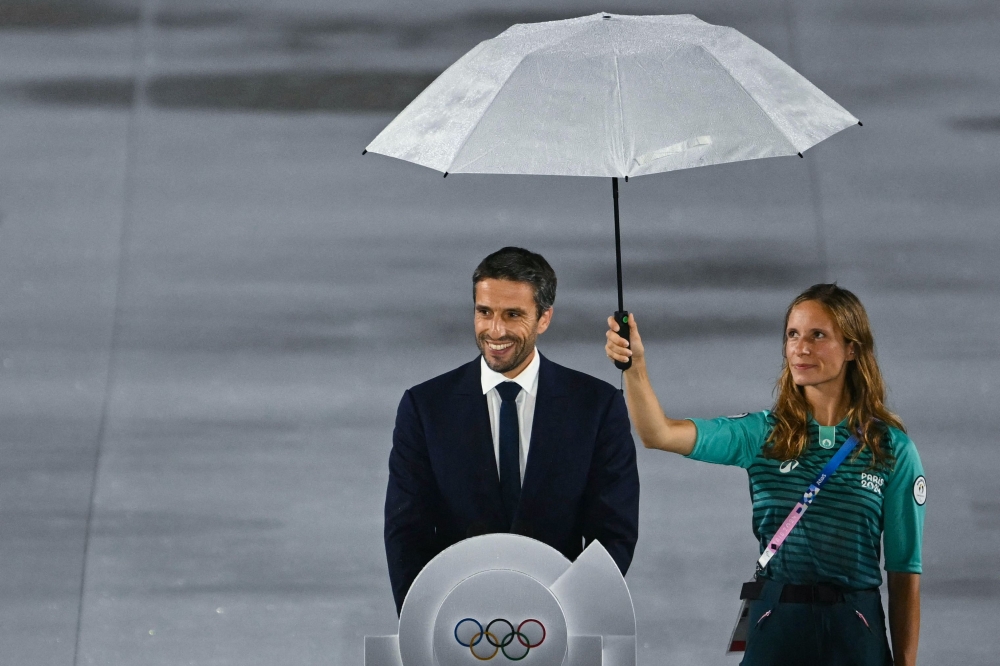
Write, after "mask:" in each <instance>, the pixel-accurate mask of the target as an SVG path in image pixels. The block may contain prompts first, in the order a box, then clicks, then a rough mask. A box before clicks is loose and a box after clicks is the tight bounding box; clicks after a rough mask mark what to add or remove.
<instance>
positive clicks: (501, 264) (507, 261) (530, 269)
mask: <svg viewBox="0 0 1000 666" xmlns="http://www.w3.org/2000/svg"><path fill="white" fill-rule="evenodd" d="M486 279H491V280H511V281H513V282H527V283H528V284H530V285H531V287H532V289H533V290H534V292H535V308H536V309H537V310H538V316H539V317H541V316H542V314H544V312H545V311H546V310H548V309H549V308H551V307H552V304H553V303H555V302H556V272H555V271H554V270H552V267H551V266H549V262H547V261H545V257H543V256H542V255H540V254H535V253H534V252H530V251H528V250H525V249H524V248H523V247H505V248H503V249H500V250H497V251H496V252H494V253H493V254H491V255H490V256H488V257H486V258H485V259H483V260H482V261H481V262H479V265H478V266H476V270H475V271H474V272H473V273H472V298H473V300H474V299H475V298H476V285H477V284H479V281H480V280H486Z"/></svg>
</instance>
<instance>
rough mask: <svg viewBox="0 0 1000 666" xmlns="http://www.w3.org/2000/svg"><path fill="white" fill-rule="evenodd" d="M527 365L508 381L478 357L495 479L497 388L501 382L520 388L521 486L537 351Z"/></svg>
mask: <svg viewBox="0 0 1000 666" xmlns="http://www.w3.org/2000/svg"><path fill="white" fill-rule="evenodd" d="M532 353H533V354H534V356H532V357H531V362H530V363H528V367H526V368H525V369H524V370H522V371H521V374H519V375H518V376H517V377H514V378H513V379H508V378H507V377H504V376H503V375H502V374H500V373H499V372H494V371H493V370H491V369H490V367H489V366H488V365H486V359H485V358H483V357H479V367H480V369H481V373H480V378H481V380H482V383H483V394H484V395H485V396H486V404H487V405H489V408H490V432H492V433H493V455H494V457H495V458H496V463H497V476H499V475H500V404H501V403H502V402H503V401H502V400H501V398H500V392H499V391H497V388H496V387H497V385H498V384H501V383H503V382H516V383H517V384H520V386H521V392H520V393H518V394H517V399H516V400H515V403H516V404H517V427H518V434H519V435H520V437H519V440H520V447H519V449H520V450H519V452H518V464H519V466H520V468H521V482H522V483H523V482H524V466H525V465H526V464H527V462H528V445H529V444H530V443H531V424H532V422H533V421H534V420H535V398H536V397H537V396H538V366H539V365H540V361H539V360H538V350H537V349H535V350H533V352H532Z"/></svg>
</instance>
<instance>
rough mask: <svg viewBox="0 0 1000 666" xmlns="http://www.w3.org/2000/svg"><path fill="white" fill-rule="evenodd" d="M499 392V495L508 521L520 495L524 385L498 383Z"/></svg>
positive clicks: (512, 518) (511, 518) (511, 517)
mask: <svg viewBox="0 0 1000 666" xmlns="http://www.w3.org/2000/svg"><path fill="white" fill-rule="evenodd" d="M497 392H498V393H499V394H500V399H501V401H502V402H501V403H500V495H501V497H502V498H503V509H504V514H505V515H506V517H507V524H508V525H512V524H513V523H514V510H515V509H516V508H517V502H518V500H519V499H520V498H521V460H520V458H521V456H520V452H521V446H520V439H521V438H520V435H519V434H518V424H517V402H515V401H516V400H517V394H518V393H520V392H521V387H520V386H519V385H518V384H516V383H514V382H503V383H502V384H497Z"/></svg>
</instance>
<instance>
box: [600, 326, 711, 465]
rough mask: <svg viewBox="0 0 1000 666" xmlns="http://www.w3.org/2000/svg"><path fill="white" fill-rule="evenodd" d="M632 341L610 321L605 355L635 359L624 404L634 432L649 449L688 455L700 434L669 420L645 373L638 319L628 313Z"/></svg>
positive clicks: (686, 424)
mask: <svg viewBox="0 0 1000 666" xmlns="http://www.w3.org/2000/svg"><path fill="white" fill-rule="evenodd" d="M628 325H629V338H630V342H631V344H629V342H626V341H625V338H623V337H622V336H620V335H618V330H619V329H618V324H617V323H616V322H615V320H614V317H608V332H607V333H605V337H606V338H607V339H608V342H607V344H605V345H604V352H605V353H606V354H607V355H608V358H610V359H611V360H613V361H623V362H624V361H627V360H628V359H629V358H631V359H632V367H631V368H629V369H628V370H626V371H625V402H627V403H628V411H629V416H630V417H631V418H632V424H633V425H634V426H635V431H636V433H638V435H639V439H640V440H642V444H643V446H645V447H646V448H647V449H662V450H663V451H671V452H673V453H679V454H681V455H684V456H686V455H689V454H690V453H691V452H692V451H693V450H694V443H695V440H696V439H697V437H698V430H697V428H695V425H694V423H692V422H691V421H677V420H674V419H670V418H667V417H666V416H665V415H664V414H663V409H662V408H661V407H660V401H659V400H658V399H657V398H656V393H655V392H654V391H653V386H652V384H650V383H649V375H648V374H647V373H646V354H645V349H644V348H643V346H642V338H641V337H639V327H638V326H636V324H635V315H634V314H633V313H631V312H629V313H628Z"/></svg>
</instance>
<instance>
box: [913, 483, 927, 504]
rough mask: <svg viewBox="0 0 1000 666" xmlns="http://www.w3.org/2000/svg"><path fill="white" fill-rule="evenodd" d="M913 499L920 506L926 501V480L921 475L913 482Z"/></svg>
mask: <svg viewBox="0 0 1000 666" xmlns="http://www.w3.org/2000/svg"><path fill="white" fill-rule="evenodd" d="M913 501H914V502H916V503H917V504H918V505H920V506H923V505H924V502H926V501H927V480H926V479H924V477H922V476H918V477H917V480H916V481H914V482H913Z"/></svg>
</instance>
